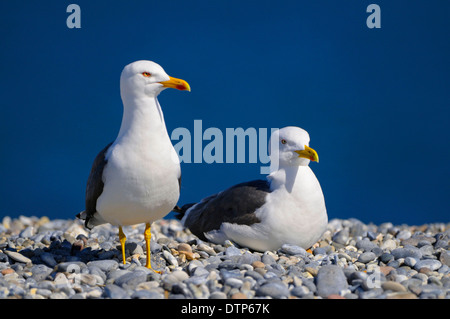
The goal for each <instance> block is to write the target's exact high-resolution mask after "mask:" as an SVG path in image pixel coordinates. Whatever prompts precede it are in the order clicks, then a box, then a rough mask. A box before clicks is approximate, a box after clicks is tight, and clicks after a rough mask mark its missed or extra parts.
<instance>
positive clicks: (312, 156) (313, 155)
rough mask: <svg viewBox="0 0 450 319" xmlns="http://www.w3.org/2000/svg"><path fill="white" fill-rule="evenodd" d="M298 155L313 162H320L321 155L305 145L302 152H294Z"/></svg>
mask: <svg viewBox="0 0 450 319" xmlns="http://www.w3.org/2000/svg"><path fill="white" fill-rule="evenodd" d="M294 152H295V153H297V154H298V157H303V158H307V159H309V160H311V161H315V162H317V163H318V162H319V155H318V154H317V152H316V151H315V150H313V149H312V148H311V147H309V146H306V145H305V149H304V150H302V151H294Z"/></svg>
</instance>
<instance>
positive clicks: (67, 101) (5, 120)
mask: <svg viewBox="0 0 450 319" xmlns="http://www.w3.org/2000/svg"><path fill="white" fill-rule="evenodd" d="M374 2H375V3H377V4H378V5H380V7H381V26H382V28H381V29H369V28H368V27H367V26H366V18H367V17H368V15H369V13H366V8H367V6H368V5H369V4H370V3H374ZM70 3H76V4H78V5H79V6H80V7H81V27H82V28H81V29H69V28H67V26H66V19H67V17H68V16H69V13H66V8H67V6H68V5H69V4H70ZM448 12H450V2H448V1H437V0H427V1H425V0H423V1H380V0H371V1H363V0H352V1H331V0H327V1H325V0H324V1H248V0H246V1H242V0H239V1H99V0H96V1H81V0H76V1H75V0H74V1H73V2H70V1H20V2H19V1H10V0H3V1H1V2H0V33H1V50H0V63H1V66H0V74H1V77H0V92H1V104H0V105H1V116H0V129H1V132H0V133H1V134H0V145H1V154H0V155H1V156H0V176H1V178H0V194H1V195H0V196H1V200H0V216H5V215H9V216H12V217H17V216H19V215H21V214H22V215H27V216H31V215H34V216H43V215H46V216H49V217H50V218H73V216H74V215H75V214H77V213H78V212H80V211H81V210H83V209H84V192H85V185H86V181H87V177H88V174H89V171H90V168H91V165H92V161H93V159H94V157H95V156H96V154H97V153H98V152H99V151H100V150H101V149H102V148H103V147H104V146H105V145H106V144H107V143H109V142H110V141H112V140H114V139H115V137H116V135H117V133H118V130H119V126H120V122H121V118H122V104H121V100H120V95H119V76H120V72H121V71H122V68H123V67H124V66H125V65H126V64H128V63H130V62H133V61H135V60H140V59H147V60H153V61H155V62H157V63H159V64H160V65H162V66H163V67H164V68H165V70H166V71H167V73H168V74H169V75H172V76H175V77H179V78H182V79H185V80H186V81H188V82H189V84H190V85H191V88H192V92H191V93H186V92H179V91H176V90H166V91H164V92H163V93H162V94H161V95H160V97H159V101H160V103H161V105H162V108H163V111H164V114H165V119H166V123H167V127H168V131H169V133H171V132H172V131H173V130H174V129H175V128H177V127H185V128H187V129H189V130H190V131H191V132H193V125H194V119H199V120H202V124H203V129H204V130H205V129H206V128H208V127H217V128H219V129H221V130H222V132H225V129H226V128H236V127H243V128H249V127H255V128H269V129H270V128H277V127H283V126H287V125H295V126H300V127H302V128H304V129H306V130H307V131H308V132H309V133H310V135H311V143H310V145H311V146H312V147H313V148H314V149H316V150H317V151H318V153H319V155H320V163H319V164H317V163H312V164H311V167H312V169H313V170H314V172H315V173H316V175H317V177H318V179H319V181H320V183H321V185H322V188H323V191H324V194H325V199H326V203H327V208H328V214H329V218H350V217H355V218H358V219H360V220H361V221H363V222H365V223H369V222H373V223H376V224H379V223H382V222H387V221H390V222H393V223H394V224H402V223H406V224H423V223H430V222H448V221H449V218H448V216H449V206H450V201H449V198H450V196H449V178H450V170H449V163H450V148H449V133H448V132H449V130H448V121H449V118H450V111H449V104H450V103H449V102H450V90H449V89H450V88H449V74H450V62H449V58H450V40H449V39H450V24H449V22H448ZM174 142H175V143H176V142H177V141H174ZM206 144H207V142H204V145H206ZM260 167H261V164H260V163H258V164H205V163H203V164H182V173H183V185H182V193H181V197H180V201H179V204H184V203H188V202H193V201H198V200H199V199H201V198H203V197H205V196H207V195H210V194H212V193H214V192H217V191H220V190H222V189H224V188H227V187H229V186H231V185H233V184H236V183H238V182H242V181H246V180H251V179H256V178H261V177H263V176H261V175H260V174H259V172H260Z"/></svg>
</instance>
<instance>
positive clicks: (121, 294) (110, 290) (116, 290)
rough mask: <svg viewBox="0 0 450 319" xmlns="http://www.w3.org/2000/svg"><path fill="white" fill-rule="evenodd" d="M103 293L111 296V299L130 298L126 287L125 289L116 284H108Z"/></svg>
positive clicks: (107, 296) (108, 296)
mask: <svg viewBox="0 0 450 319" xmlns="http://www.w3.org/2000/svg"><path fill="white" fill-rule="evenodd" d="M103 294H104V296H105V297H106V298H111V299H129V298H130V296H129V294H128V292H127V291H126V290H125V289H123V288H121V287H119V286H117V285H114V284H110V285H106V286H105V290H104V293H103Z"/></svg>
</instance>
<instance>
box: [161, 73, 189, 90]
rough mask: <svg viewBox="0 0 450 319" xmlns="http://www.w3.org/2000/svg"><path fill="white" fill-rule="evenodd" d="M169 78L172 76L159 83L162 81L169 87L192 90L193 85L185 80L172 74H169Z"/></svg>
mask: <svg viewBox="0 0 450 319" xmlns="http://www.w3.org/2000/svg"><path fill="white" fill-rule="evenodd" d="M169 78H170V80H169V81H163V82H159V83H161V84H162V85H163V86H165V87H167V88H172V89H177V90H181V91H189V92H191V87H190V86H189V84H188V83H187V82H186V81H185V80H182V79H177V78H173V77H171V76H169Z"/></svg>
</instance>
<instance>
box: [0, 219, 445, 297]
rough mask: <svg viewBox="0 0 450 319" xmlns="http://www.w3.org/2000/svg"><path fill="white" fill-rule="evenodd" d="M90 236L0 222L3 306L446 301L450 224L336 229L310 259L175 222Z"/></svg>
mask: <svg viewBox="0 0 450 319" xmlns="http://www.w3.org/2000/svg"><path fill="white" fill-rule="evenodd" d="M144 226H145V225H144V224H142V225H136V226H128V227H124V228H123V229H124V232H125V234H126V236H127V244H126V256H127V263H126V264H125V265H124V264H123V263H122V255H121V251H120V244H119V239H118V228H117V227H113V226H111V225H109V224H105V225H101V226H98V227H95V228H94V229H92V230H91V231H89V230H87V229H85V228H84V225H83V222H82V221H79V220H62V219H55V220H49V219H48V218H47V217H41V218H38V217H26V216H20V217H19V218H10V217H3V219H2V222H1V223H0V299H270V298H273V299H297V298H300V299H303V298H306V299H326V298H328V299H449V298H450V268H449V267H450V246H449V240H450V227H449V226H450V224H444V223H436V224H427V225H421V226H408V225H393V224H392V223H383V224H380V225H373V224H364V223H362V222H361V221H359V220H357V219H348V220H340V219H332V220H330V222H329V224H328V228H327V230H326V232H325V233H324V234H323V236H322V238H321V239H320V241H319V242H317V243H316V244H315V245H314V246H313V247H311V248H310V249H308V250H305V249H303V248H301V247H298V246H292V245H284V246H283V247H281V248H280V249H279V250H277V251H266V252H255V251H251V250H249V249H247V248H243V247H239V246H237V245H235V244H233V243H232V242H226V243H225V244H224V245H216V244H212V243H209V242H204V241H201V240H199V239H198V238H197V237H196V236H194V235H192V234H191V233H190V232H189V230H186V229H184V228H183V226H182V225H181V224H180V222H179V221H178V220H165V219H163V220H159V221H157V222H155V223H153V225H152V243H151V250H152V266H153V268H154V269H157V270H160V271H161V272H162V273H161V274H159V273H156V272H154V271H152V270H149V269H147V268H146V267H145V257H146V256H145V247H144V236H143V233H144Z"/></svg>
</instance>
